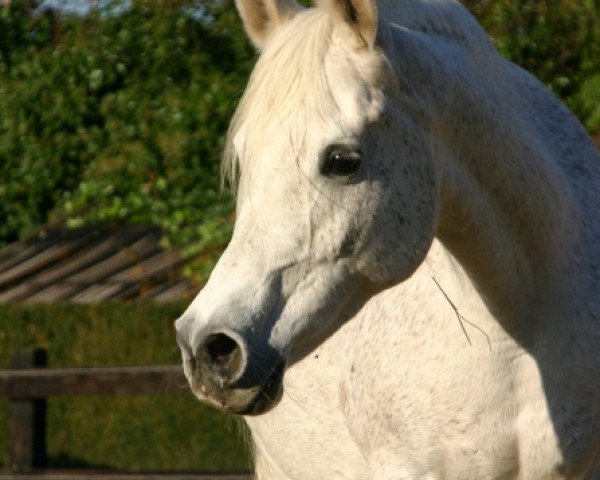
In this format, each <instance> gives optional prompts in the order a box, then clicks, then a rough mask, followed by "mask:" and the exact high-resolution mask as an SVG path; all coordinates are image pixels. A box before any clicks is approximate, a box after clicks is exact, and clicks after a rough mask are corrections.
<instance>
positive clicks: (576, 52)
mask: <svg viewBox="0 0 600 480" xmlns="http://www.w3.org/2000/svg"><path fill="white" fill-rule="evenodd" d="M464 3H465V5H466V6H467V7H468V8H469V9H470V10H471V11H472V12H473V14H474V15H475V16H476V17H477V18H478V20H479V21H480V22H481V24H482V25H483V27H484V28H485V29H486V31H487V32H488V33H489V34H490V36H491V37H492V39H493V40H494V42H495V44H496V46H497V47H498V49H499V50H500V51H501V52H502V53H503V54H504V55H506V56H507V57H508V58H509V59H511V60H512V61H513V62H515V63H517V64H519V65H521V66H522V67H524V68H525V69H526V70H528V71H529V72H531V73H533V74H534V75H535V76H537V77H538V78H539V79H540V80H541V81H542V82H544V83H545V84H546V85H547V86H548V87H549V88H551V89H552V90H553V91H554V92H555V93H556V94H557V95H559V96H560V97H562V98H563V100H565V101H566V102H567V104H568V105H569V106H570V107H571V108H572V109H573V110H574V111H575V113H576V114H577V115H578V116H579V117H580V118H581V119H582V120H583V121H584V122H585V121H586V119H587V115H588V112H587V110H585V109H583V108H582V106H581V101H580V99H579V98H578V95H579V92H580V89H581V87H582V84H583V83H584V82H585V81H586V80H587V79H589V78H590V77H591V76H593V75H594V74H598V73H600V4H599V3H598V2H597V1H596V0H522V1H519V2H515V1H513V0H465V2H464Z"/></svg>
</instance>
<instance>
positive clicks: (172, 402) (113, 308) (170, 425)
mask: <svg viewBox="0 0 600 480" xmlns="http://www.w3.org/2000/svg"><path fill="white" fill-rule="evenodd" d="M182 311H183V305H181V304H170V305H156V304H153V303H114V304H110V303H109V304H103V305H94V306H75V305H66V304H65V305H36V306H19V305H0V368H6V367H7V366H8V364H9V357H10V353H11V352H12V351H14V350H18V349H22V348H31V347H43V348H46V349H47V350H48V363H49V366H52V367H59V366H101V365H144V364H175V363H178V362H179V352H178V349H177V348H176V345H175V339H174V331H173V320H174V319H175V318H177V316H178V315H179V314H180V313H181V312H182ZM3 432H6V433H8V402H7V401H6V400H2V401H0V468H1V467H7V466H8V438H7V437H8V435H6V434H3ZM243 436H244V435H243V432H242V427H241V424H239V423H238V422H237V420H235V419H233V418H232V417H229V416H225V415H222V414H220V413H217V412H216V411H214V410H211V409H210V408H208V407H205V406H203V405H202V404H200V403H199V402H198V401H197V400H196V399H194V398H193V397H192V395H191V394H188V393H186V394H181V395H160V394H159V395H148V396H141V395H137V396H103V397H78V398H52V399H50V400H49V401H48V437H47V442H48V457H49V458H48V466H49V467H61V468H63V467H84V466H91V467H101V468H111V469H120V470H131V471H139V470H196V471H204V470H206V471H216V470H230V471H231V470H245V469H248V468H249V455H248V448H247V446H246V442H245V441H244V440H243Z"/></svg>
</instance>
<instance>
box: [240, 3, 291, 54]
mask: <svg viewBox="0 0 600 480" xmlns="http://www.w3.org/2000/svg"><path fill="white" fill-rule="evenodd" d="M235 5H236V6H237V9H238V12H239V13H240V16H241V17H242V21H243V22H244V28H245V30H246V33H247V34H248V36H249V37H250V40H252V43H254V45H255V46H256V48H258V49H259V50H261V49H262V48H263V47H264V45H265V43H266V41H267V39H268V38H269V36H270V35H271V34H272V33H273V32H274V31H275V30H276V29H277V28H278V27H279V26H280V25H282V24H284V23H285V22H286V21H287V20H289V19H290V18H292V17H293V16H294V15H295V14H296V13H297V12H299V11H300V9H301V8H302V7H300V5H298V3H296V1H295V0H235Z"/></svg>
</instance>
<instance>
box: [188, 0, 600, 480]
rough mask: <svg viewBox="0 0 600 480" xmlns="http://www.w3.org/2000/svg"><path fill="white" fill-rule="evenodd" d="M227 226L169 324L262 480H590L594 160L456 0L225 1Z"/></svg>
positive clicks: (596, 412) (596, 387)
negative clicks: (230, 69) (247, 50)
mask: <svg viewBox="0 0 600 480" xmlns="http://www.w3.org/2000/svg"><path fill="white" fill-rule="evenodd" d="M238 9H239V11H240V13H241V16H242V19H243V21H244V24H245V27H246V31H247V33H248V34H249V36H250V38H251V39H252V41H253V42H254V43H255V45H256V46H257V47H258V48H259V50H261V56H260V58H259V60H258V63H257V65H256V68H255V70H254V73H253V74H252V77H251V79H250V82H249V85H248V88H247V91H246V93H245V95H244V97H243V99H242V101H241V104H240V106H239V108H238V111H237V113H236V115H235V118H234V119H233V122H232V126H231V129H230V132H229V148H228V155H227V156H226V159H225V169H226V170H227V171H228V172H229V175H230V177H232V179H233V180H234V181H235V180H238V205H237V215H238V216H237V221H236V226H235V233H234V235H233V239H232V240H231V243H230V245H229V247H228V248H227V250H226V251H225V253H224V254H223V256H222V258H221V260H220V261H219V263H218V265H217V266H216V268H215V270H214V272H213V274H212V276H211V278H210V280H209V282H208V284H207V285H206V287H205V288H204V289H203V290H202V291H201V292H200V294H199V295H198V297H197V298H196V299H195V300H194V302H193V303H192V304H191V306H190V307H189V309H188V310H187V311H186V312H185V314H184V315H183V316H182V317H181V318H180V319H179V320H178V321H177V336H178V342H179V345H180V347H181V350H182V353H183V360H184V369H185V373H186V375H187V377H188V379H189V381H190V384H191V387H192V389H193V391H194V392H195V393H196V395H197V396H198V397H200V398H201V399H203V400H205V401H208V402H210V403H212V404H213V405H216V406H217V407H218V408H221V409H223V410H226V411H229V412H233V413H237V414H242V415H246V421H247V423H248V425H249V426H250V429H251V432H252V436H253V439H254V443H255V450H256V473H257V476H258V478H259V479H260V480H268V479H278V480H290V479H295V480H313V479H314V480H325V479H326V480H330V479H356V480H359V479H371V480H392V479H393V480H401V479H402V480H404V479H410V480H415V479H427V480H441V479H445V480H453V479H456V480H466V479H478V480H481V479H504V480H508V479H520V480H525V479H531V480H540V479H599V478H600V459H599V455H600V213H599V211H600V154H599V152H598V151H597V150H596V148H595V147H594V146H593V145H592V142H591V140H590V138H589V137H588V135H587V134H586V133H585V132H584V130H583V128H582V127H581V126H580V124H579V123H578V122H577V120H576V119H575V118H574V117H573V116H572V115H571V114H570V113H569V112H568V111H567V109H566V108H565V107H564V106H563V105H562V104H561V103H560V102H559V101H558V100H557V99H556V98H555V97H554V96H553V95H552V94H551V93H550V92H548V91H547V90H546V89H545V88H544V87H543V86H542V85H541V84H540V82H538V81H537V80H536V79H534V78H533V77H532V76H531V75H529V74H528V73H526V72H525V71H523V70H521V69H520V68H519V67H517V66H515V65H513V64H511V63H510V62H507V61H506V60H504V59H502V58H501V57H500V56H499V54H498V53H497V52H496V50H495V49H494V48H493V46H492V44H491V43H490V41H489V39H488V38H487V36H486V35H485V33H484V32H483V30H482V29H481V28H480V27H479V26H478V24H477V23H476V21H475V20H474V19H473V18H472V17H471V15H470V14H469V13H468V12H467V11H466V10H465V9H464V8H463V7H462V6H460V5H459V4H458V3H456V2H455V1H454V0H383V1H381V2H378V3H377V5H376V4H375V3H374V1H373V0H322V3H320V4H318V5H317V6H316V7H315V8H310V9H303V8H301V7H300V6H298V5H297V4H296V3H295V2H294V0H238Z"/></svg>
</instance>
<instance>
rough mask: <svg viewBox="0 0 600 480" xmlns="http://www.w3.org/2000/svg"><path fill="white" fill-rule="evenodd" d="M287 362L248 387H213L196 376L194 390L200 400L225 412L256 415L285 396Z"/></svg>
mask: <svg viewBox="0 0 600 480" xmlns="http://www.w3.org/2000/svg"><path fill="white" fill-rule="evenodd" d="M284 370H285V362H281V363H280V364H278V365H277V366H276V367H275V369H274V370H273V372H272V373H271V375H270V376H269V378H267V380H266V382H265V383H264V384H262V385H259V386H254V387H247V388H235V387H231V388H226V389H213V388H211V387H210V386H207V385H204V384H203V383H202V382H200V381H199V380H197V379H196V378H193V379H192V382H191V387H192V391H193V392H194V394H195V395H196V397H198V399H199V400H201V401H203V402H205V403H208V404H209V405H211V406H213V407H215V408H216V409H218V410H221V411H223V412H227V413H232V414H234V415H247V416H256V415H261V414H263V413H266V412H268V411H269V410H271V409H273V408H274V407H275V406H276V405H277V404H278V403H279V401H280V400H281V397H282V396H283V372H284Z"/></svg>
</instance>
